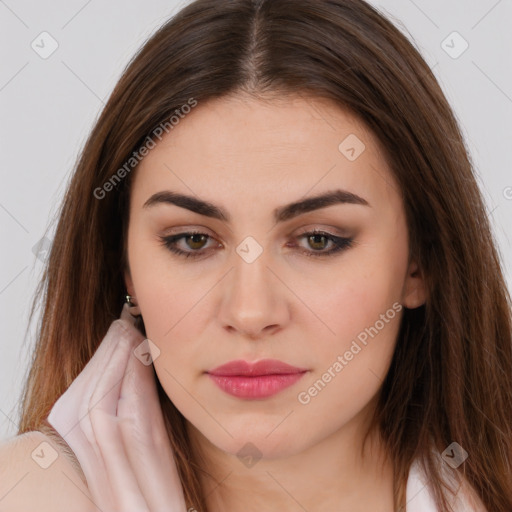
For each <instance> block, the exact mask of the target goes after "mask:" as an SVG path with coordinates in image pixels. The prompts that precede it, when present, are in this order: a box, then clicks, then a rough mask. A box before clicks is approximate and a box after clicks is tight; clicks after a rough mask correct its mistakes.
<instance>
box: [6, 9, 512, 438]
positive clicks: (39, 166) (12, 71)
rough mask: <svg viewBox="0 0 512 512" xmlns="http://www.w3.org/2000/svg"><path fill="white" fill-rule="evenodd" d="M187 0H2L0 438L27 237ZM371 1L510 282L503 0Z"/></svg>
mask: <svg viewBox="0 0 512 512" xmlns="http://www.w3.org/2000/svg"><path fill="white" fill-rule="evenodd" d="M185 3H188V2H181V3H180V2H177V1H176V0H166V1H164V0H144V1H143V0H129V1H126V0H122V1H121V0H113V1H108V2H105V1H103V2H101V1H99V0H89V1H87V0H72V1H69V0H68V1H66V2H65V1H64V0H55V1H53V2H49V1H35V0H26V1H24V0H5V1H3V0H0V40H1V44H0V52H1V62H2V66H1V68H0V107H1V133H0V144H1V147H0V149H1V160H0V169H1V189H0V236H1V240H2V242H1V243H2V250H1V252H0V258H1V259H0V263H1V264H0V347H1V352H0V354H1V357H0V390H1V393H0V439H1V438H5V437H8V436H11V435H14V434H15V433H16V430H17V423H18V420H19V418H18V410H17V404H18V402H19V398H20V393H21V386H22V383H23V380H24V378H25V375H26V371H27V368H28V362H29V360H30V357H31V352H32V348H33V334H34V332H33V331H34V329H32V330H31V331H30V336H29V337H28V339H27V340H26V341H24V339H23V336H24V332H25V328H26V325H27V319H28V311H29V304H30V301H31V298H32V296H33V293H34V290H35V285H36V282H37V279H38V278H39V276H40V275H41V271H42V262H41V260H40V258H41V259H42V258H44V252H42V251H41V252H40V253H37V250H34V246H36V245H37V244H38V242H39V241H40V240H41V238H42V237H43V235H44V233H45V230H46V228H47V226H48V225H49V223H50V221H51V218H52V217H53V215H54V214H55V212H56V211H57V208H58V205H59V204H60V201H61V199H62V196H63V193H64V190H65V187H66V185H67V182H68V179H69V177H70V174H71V173H72V171H73V166H74V164H75V161H76V157H77V154H78V152H79V150H80V148H81V146H82V144H83V143H84V142H85V138H86V136H87V134H88V132H89V130H90V129H91V127H92V124H93V122H94V120H95V119H96V117H97V115H98V114H99V112H100V110H101V108H102V107H103V104H104V102H105V100H106V98H107V97H108V95H109V94H110V92H111V91H112V89H113V87H114V85H115V83H116V81H117V79H118V78H119V76H120V73H121V71H122V69H123V67H124V66H125V64H126V63H127V62H128V60H129V59H130V57H131V56H132V55H133V54H134V53H135V51H136V50H137V49H138V48H139V46H140V45H141V44H142V43H143V42H144V41H145V40H146V39H147V37H148V36H149V35H150V34H151V33H152V32H154V30H155V29H156V28H157V27H158V26H160V25H161V24H162V23H163V22H164V21H165V20H166V19H167V18H168V17H169V16H171V15H172V14H173V13H175V12H176V11H177V10H179V8H181V6H182V5H184V4H185ZM370 3H372V4H373V5H375V6H377V7H378V8H379V9H380V10H381V11H382V12H384V13H385V14H387V15H388V17H391V18H392V21H393V22H394V23H395V24H396V25H398V26H399V28H400V29H401V30H402V31H403V32H404V33H405V34H406V35H407V36H408V37H409V38H410V39H412V40H413V41H414V42H415V44H416V46H417V47H418V48H419V50H420V51H421V53H422V54H423V56H424V58H425V59H426V60H427V62H428V63H429V65H430V66H431V68H433V70H434V72H435V74H436V76H437V77H438V79H439V81H440V83H441V86H442V87H443V89H444V91H445V94H446V95H447V97H448V100H449V101H450V103H451V104H452V106H453V108H454V109H455V112H456V115H457V118H458V119H459V121H460V123H461V125H462V128H463V131H464V134H465V137H466V140H467V143H468V146H469V148H470V151H471V156H472V158H473V161H474V163H475V166H476V170H477V173H478V175H479V182H480V186H481V188H482V191H483V193H484V196H485V199H486V201H487V206H488V212H489V216H490V218H491V220H492V224H493V226H494V232H495V236H496V238H497V240H498V243H499V248H500V250H501V253H502V257H503V261H504V265H505V271H506V276H507V281H508V285H509V289H512V286H511V284H512V277H511V272H510V270H511V268H512V244H511V234H512V226H511V219H512V172H511V165H510V164H511V158H510V145H511V142H512V121H511V119H512V76H511V69H512V66H511V58H510V55H511V52H512V31H511V30H510V20H512V2H511V0H499V1H497V0H478V1H476V0H472V1H468V0H414V1H413V0H400V1H399V0H385V1H381V2H377V1H375V0H374V1H371V2H370ZM43 31H46V32H48V33H49V34H51V36H52V37H53V38H54V39H55V40H56V41H57V43H58V48H57V50H56V51H55V52H54V53H53V54H52V55H50V56H49V57H48V58H46V59H43V58H41V57H40V56H39V54H38V53H36V51H34V50H33V49H32V47H31V44H32V42H33V41H35V43H34V44H39V46H40V47H42V46H43V44H44V46H45V48H46V49H48V48H49V40H48V39H46V40H45V41H46V42H45V43H42V42H41V38H40V37H39V35H40V34H41V33H42V32H43ZM454 31H457V32H458V33H459V34H460V35H461V36H462V38H464V40H466V41H467V43H468V44H469V47H468V49H467V50H466V51H465V52H464V53H462V55H460V56H459V57H458V58H452V57H451V56H450V55H448V53H447V52H446V51H445V50H444V49H443V46H446V45H449V46H451V47H453V48H452V50H449V51H451V52H454V51H457V50H458V49H460V48H461V43H462V41H461V40H460V39H457V36H455V38H454V37H453V36H450V34H452V33H453V32H454ZM448 36H450V37H448ZM447 37H448V39H447ZM443 41H446V42H445V43H443ZM40 51H42V48H41V50H40ZM52 236H53V228H52V229H51V230H50V231H49V234H48V238H49V240H51V239H52ZM37 254H39V257H37ZM36 320H37V319H36ZM35 324H36V322H34V323H33V327H34V326H35Z"/></svg>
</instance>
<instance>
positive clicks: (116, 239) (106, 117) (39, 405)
mask: <svg viewBox="0 0 512 512" xmlns="http://www.w3.org/2000/svg"><path fill="white" fill-rule="evenodd" d="M240 92H244V93H247V94H251V95H253V96H254V97H259V98H263V97H267V98H268V97H273V98H275V99H278V98H279V97H280V96H283V95H293V94H298V95H310V96H311V95H312V96H313V97H321V98H327V99H330V100H332V101H334V102H335V103H336V104H337V105H339V106H340V107H341V108H343V109H347V110H350V111H351V112H352V113H353V114H355V115H357V116H358V117H359V119H361V120H362V121H363V122H365V123H366V125H367V126H368V127H369V128H370V129H371V130H372V133H373V134H374V135H375V136H376V137H377V138H378V139H379V140H380V142H381V144H382V147H383V148H384V149H385V152H386V158H387V160H388V163H389V165H390V167H391V169H392V171H393V173H394V175H395V177H396V180H397V182H398V183H399V185H400V190H401V194H402V197H403V202H404V206H405V211H406V217H407V223H408V230H409V235H410V257H411V258H415V259H416V261H417V262H418V263H419V266H420V268H421V271H422V272H423V273H424V276H425V279H426V282H427V287H428V300H427V302H426V304H425V305H424V306H421V307H419V308H417V309H414V310H407V309H406V310H404V315H403V318H402V324H401V328H400V332H399V338H398V341H397V347H396V351H395V354H394V357H393V360H392V363H391V367H390V369H389V373H388V375H387V377H386V379H385V382H384V383H383V386H382V389H381V392H380V396H379V402H378V407H377V410H376V413H375V417H374V421H373V423H372V426H371V427H372V428H377V429H379V430H380V432H381V433H382V436H383V438H384V440H385V442H386V443H387V446H388V448H389V453H390V455H391V457H392V460H393V463H394V467H395V508H396V509H399V508H400V507H404V506H405V497H404V494H405V491H404V488H405V483H406V480H407V475H408V472H409V469H410V467H411V463H412V462H413V461H414V460H415V459H416V458H418V459H419V460H420V461H421V464H422V467H423V469H424V470H425V471H427V472H428V475H429V481H430V484H431V485H432V488H433V489H434V492H435V498H436V502H437V504H438V507H440V510H443V511H449V510H450V509H449V506H448V503H447V501H446V492H445V490H444V489H445V484H444V480H443V479H442V475H441V473H440V468H439V464H438V461H437V459H436V458H435V454H436V453H437V454H439V453H440V452H442V451H443V450H444V449H445V448H446V447H447V446H448V445H450V444H451V443H452V442H453V441H456V442H457V443H459V445H461V446H462V447H463V448H464V449H466V451H467V452H468V453H469V457H468V458H467V460H466V461H465V462H464V463H463V464H462V465H461V466H460V467H459V468H458V470H457V474H459V475H464V477H465V478H466V479H467V480H468V481H469V483H470V484H471V485H472V487H473V488H474V489H475V490H476V493H477V494H478V496H479V497H480V498H481V499H482V501H483V503H484V505H485V506H486V507H487V508H488V510H489V511H492V512H510V511H511V510H512V467H511V466H512V464H511V460H512V410H511V409H512V321H511V300H510V295H509V292H508V290H507V288H506V285H505V281H504V278H503V273H502V269H501V263H500V260H499V254H498V252H497V249H496V242H495V240H494V239H493V235H492V232H491V229H490V225H489V220H488V216H487V214H486V209H485V205H484V202H483V200H482V197H481V194H480V191H479V189H478V186H477V183H476V180H475V177H474V173H473V166H472V163H471V161H470V159H469V156H468V150H467V148H466V146H465V143H464V140H463V137H462V135H461V131H460V128H459V126H458V124H457V121H456V119H455V117H454V114H453V112H452V110H451V108H450V106H449V104H448V103H447V100H446V98H445V96H444V94H443V92H442V90H441V88H440V86H439V84H438V83H437V81H436V79H435V77H434V75H433V73H432V71H431V69H430V68H429V67H428V65H427V64H426V63H425V61H424V60H423V58H422V57H421V55H420V53H419V52H418V51H417V50H416V49H415V47H414V46H413V44H411V42H409V40H408V39H407V38H406V37H405V36H404V35H403V34H402V33H401V32H400V31H399V30H398V29H397V28H396V27H395V26H394V25H393V24H392V23H391V22H390V21H388V20H387V19H386V18H385V17H383V16H382V15H381V14H380V13H379V12H378V11H377V10H376V9H374V8H373V7H371V6H370V5H368V4H367V3H365V2H364V1H362V0H229V1H228V0H196V1H195V2H193V3H191V4H189V5H188V6H186V7H185V8H184V9H182V10H181V11H180V12H179V13H178V14H177V15H176V16H174V17H173V18H171V19H170V20H169V21H168V22H167V23H165V24H164V25H163V26H162V27H161V28H160V29H159V30H158V31H157V32H156V33H155V34H154V35H153V36H152V37H151V38H150V39H149V40H148V41H147V42H146V44H145V45H144V46H143V47H142V48H141V50H140V51H139V52H138V54H137V55H136V56H135V57H134V58H133V59H132V61H131V62H130V63H129V65H128V66H127V68H126V70H125V71H124V74H123V76H122V77H121V79H120V80H119V82H118V84H117V85H116V87H115V89H114V91H113V93H112V95H111V97H110V99H109V100H108V103H107V104H106V106H105V108H104V110H103V112H102V114H101V116H100V118H99V120H98V121H97V123H96V125H95V126H94V128H93V130H92V132H91V134H90V136H89V139H88V140H87V143H86V145H85V147H84V149H83V152H82V154H81V157H80V159H79V161H78V164H77V167H76V171H75V173H74V175H73V176H72V179H71V181H70V183H69V187H68V190H67V193H66V195H65V198H64V201H63V204H62V207H61V209H60V211H59V220H58V225H57V228H56V233H55V237H54V242H53V246H52V248H51V253H50V255H49V258H48V261H47V266H46V268H45V272H44V274H43V277H42V279H41V281H40V283H39V285H38V288H37V291H36V296H35V298H34V303H33V305H32V310H31V316H30V318H31V319H32V314H33V312H34V308H35V305H36V303H38V302H39V301H40V302H41V304H42V308H41V315H40V320H39V325H38V338H37V344H36V347H35V352H34V357H33V364H32V366H31V369H30V372H29V375H28V379H27V382H26V387H25V389H24V395H23V404H22V414H21V423H20V426H19V432H18V433H23V432H27V431H30V430H40V429H42V428H43V426H44V423H45V422H44V420H45V418H46V416H47V415H48V413H49V411H50V409H51V407H52V405H53V404H54V402H55V401H56V400H57V398H58V397H59V396H60V395H61V394H62V393H63V392H64V391H65V390H66V389H67V388H68V386H69V385H70V384H71V382H72V381H73V380H74V379H75V377H76V376H77V375H78V374H79V373H80V371H81V370H82V369H83V367H84V366H85V364H86V363H87V361H88V360H89V359H90V358H91V356H92V355H93V353H94V351H95V349H96V348H97V346H98V344H99V343H100V341H101V340H102V338H103V336H104V335H105V333H106V331H107V329H108V327H109V325H110V323H111V322H112V321H113V320H114V319H115V318H117V317H118V315H119V313H120V308H121V305H122V301H123V295H124V293H125V284H124V279H123V269H124V265H125V263H126V252H125V241H126V239H125V233H126V226H127V219H128V210H127V206H128V204H129V191H130V183H131V181H132V177H133V172H128V171H127V172H126V173H125V174H126V175H123V179H122V180H119V183H117V184H115V186H113V187H112V190H111V191H109V192H108V193H106V194H104V197H102V198H101V199H98V197H97V196H98V194H96V195H95V194H94V191H95V190H97V189H98V188H101V187H104V184H105V183H106V182H107V181H108V180H109V179H111V178H112V176H113V175H114V174H115V173H116V172H118V170H119V169H120V168H122V167H123V165H125V164H126V162H127V161H129V159H130V157H131V156H132V155H133V152H134V151H137V149H138V148H139V147H140V146H141V145H142V144H143V142H144V140H145V139H146V138H147V137H148V136H149V135H151V134H152V133H153V130H154V129H155V127H157V126H158V125H159V124H161V123H165V122H166V120H168V119H169V118H171V116H172V115H173V114H175V111H176V110H179V109H180V108H181V107H182V106H183V105H186V104H187V103H189V102H190V99H191V98H194V100H195V101H197V102H198V103H202V102H205V101H207V100H208V99H213V98H218V97H222V96H225V95H228V94H236V93H240ZM125 169H126V167H125ZM118 176H119V174H118ZM103 190H105V189H103ZM158 389H159V395H160V400H161V404H162V410H163V412H164V416H165V418H166V423H167V428H168V432H169V437H170V440H171V443H172V446H173V448H174V451H175V454H176V459H177V464H178V469H179V472H180V476H181V479H182V483H183V487H184V491H185V496H186V500H187V505H188V506H190V507H194V508H195V509H196V510H198V511H206V501H205V496H204V494H203V492H202V490H201V486H200V483H199V482H200V478H199V477H200V471H204V468H201V467H200V464H199V463H198V461H197V459H196V458H195V457H194V454H193V453H192V447H191V446H190V443H189V439H188V437H187V433H186V428H185V420H184V418H183V416H182V415H181V414H180V412H179V411H178V410H177V409H176V408H175V407H174V405H173V404H172V403H171V401H170V400H169V398H168V397H167V395H166V394H165V392H164V391H163V389H162V387H161V386H160V384H159V383H158Z"/></svg>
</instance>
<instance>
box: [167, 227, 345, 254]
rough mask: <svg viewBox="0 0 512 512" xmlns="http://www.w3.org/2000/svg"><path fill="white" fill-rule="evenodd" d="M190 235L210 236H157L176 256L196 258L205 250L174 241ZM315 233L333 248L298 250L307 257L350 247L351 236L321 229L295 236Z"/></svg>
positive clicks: (182, 234)
mask: <svg viewBox="0 0 512 512" xmlns="http://www.w3.org/2000/svg"><path fill="white" fill-rule="evenodd" d="M191 235H204V236H206V237H208V238H212V237H211V236H210V235H207V234H206V233H201V232H200V231H187V232H183V233H178V234H176V235H171V236H163V237H159V238H160V241H161V245H163V246H165V247H166V248H167V249H168V250H169V251H171V252H173V253H175V254H177V255H178V256H183V257H185V258H198V257H200V256H202V255H203V254H204V252H205V251H203V252H200V250H197V251H183V250H181V249H178V248H177V247H176V243H177V241H178V240H180V239H182V238H187V237H188V236H191ZM315 235H321V236H324V237H326V238H327V239H328V240H330V241H331V242H332V243H333V244H334V248H332V249H330V250H328V251H308V250H306V249H302V250H301V251H300V252H301V253H302V254H304V255H305V256H308V257H313V258H318V257H327V256H333V255H334V254H336V253H338V252H340V251H343V250H345V249H348V248H350V247H352V242H353V240H354V239H353V238H344V237H339V236H335V235H332V234H331V233H327V232H325V231H321V230H316V229H315V230H313V231H307V232H305V233H302V234H301V235H298V236H297V237H296V238H297V239H299V238H304V237H306V238H307V237H310V236H315Z"/></svg>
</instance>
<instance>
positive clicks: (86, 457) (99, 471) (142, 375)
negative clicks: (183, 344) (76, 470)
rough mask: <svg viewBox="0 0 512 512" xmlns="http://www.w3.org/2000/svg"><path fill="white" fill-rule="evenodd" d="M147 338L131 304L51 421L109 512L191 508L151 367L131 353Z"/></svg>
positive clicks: (59, 403)
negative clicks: (187, 506)
mask: <svg viewBox="0 0 512 512" xmlns="http://www.w3.org/2000/svg"><path fill="white" fill-rule="evenodd" d="M144 339H145V338H144V335H143V334H142V333H141V332H140V331H139V330H138V329H137V328H136V327H135V326H134V317H133V316H132V315H131V314H130V313H129V311H128V306H127V305H126V304H125V305H124V307H123V311H122V313H121V317H120V319H118V320H115V321H114V322H112V324H111V326H110V328H109V330H108V331H107V334H106V335H105V337H104V339H103V340H102V342H101V344H100V346H99V347H98V349H97V350H96V352H95V353H94V355H93V357H92V358H91V360H90V361H89V362H88V363H87V365H86V366H85V368H84V369H83V371H82V372H81V373H80V375H78V377H77V378H76V379H75V380H74V381H73V382H72V383H71V386H70V387H69V388H68V389H67V390H66V391H65V393H64V394H63V395H62V396H61V397H60V398H59V399H58V400H57V402H55V404H54V406H53V408H52V410H51V411H50V414H49V415H48V418H47V421H48V422H49V423H50V425H51V426H52V427H53V428H54V429H55V430H56V431H57V433H58V434H59V435H60V436H61V437H62V438H63V439H64V440H65V441H66V443H67V444H68V445H69V447H70V448H71V450H72V451H73V452H74V454H75V455H76V458H77V460H78V461H79V463H80V466H81V468H82V471H83V473H84V476H85V478H86V480H87V485H88V488H89V491H90V493H91V499H92V500H93V501H94V504H95V505H96V506H97V507H98V508H99V509H100V510H102V511H103V512H114V511H116V512H117V511H122V512H164V511H165V512H186V504H185V498H184V495H183V489H182V487H181V482H180V479H179V476H178V472H177V469H176V463H175V461H174V457H173V453H172V448H171V444H170V441H169V438H168V435H167V431H166V429H165V424H164V419H163V415H162V410H161V407H160V402H159V400H158V393H157V389H156V382H155V377H154V374H153V365H152V364H150V365H148V366H146V365H144V364H143V363H142V362H141V361H140V360H139V359H138V358H137V357H136V356H135V355H134V353H133V351H134V349H135V348H137V346H138V345H140V344H141V343H142V342H143V341H144Z"/></svg>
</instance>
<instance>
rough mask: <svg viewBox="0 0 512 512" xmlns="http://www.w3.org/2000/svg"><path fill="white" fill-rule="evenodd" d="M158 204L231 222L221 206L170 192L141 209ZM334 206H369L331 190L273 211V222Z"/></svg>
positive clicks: (350, 193) (343, 193) (362, 200)
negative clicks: (177, 207) (170, 205)
mask: <svg viewBox="0 0 512 512" xmlns="http://www.w3.org/2000/svg"><path fill="white" fill-rule="evenodd" d="M158 204H174V205H176V206H179V207H180V208H186V209H187V210H190V211H192V212H195V213H198V214H199V215H204V216H206V217H212V218H214V219H218V220H222V221H225V222H231V216H230V215H229V213H228V212H227V211H226V210H224V208H222V207H221V206H217V205H215V204H213V203H210V202H209V201H204V200H202V199H198V198H197V197H193V196H188V195H185V194H179V193H177V192H172V191H170V190H163V191H161V192H157V193H156V194H153V195H152V196H151V197H150V198H149V199H148V200H147V201H146V202H145V203H144V205H143V208H149V207H152V206H156V205H158ZM335 204H358V205H363V206H370V204H369V203H368V201H366V199H363V198H362V197H360V196H358V195H356V194H354V193H352V192H348V191H347V190H341V189H338V190H332V191H328V192H325V193H323V194H320V195H317V196H313V197H308V198H306V199H302V200H300V201H296V202H293V203H290V204H287V205H284V206H281V207H279V208H276V209H275V210H274V212H273V213H274V220H275V222H284V221H287V220H289V219H292V218H294V217H297V216H298V215H302V214H303V213H307V212H311V211H313V210H319V209H320V208H326V207H328V206H332V205H335Z"/></svg>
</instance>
